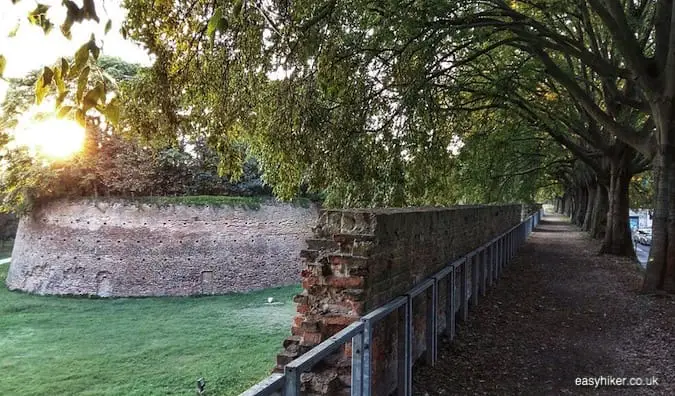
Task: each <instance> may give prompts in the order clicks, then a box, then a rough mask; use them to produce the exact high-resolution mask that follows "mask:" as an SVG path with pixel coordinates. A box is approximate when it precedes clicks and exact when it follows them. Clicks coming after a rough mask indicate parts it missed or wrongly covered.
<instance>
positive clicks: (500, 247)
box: [497, 238, 504, 279]
mask: <svg viewBox="0 0 675 396" xmlns="http://www.w3.org/2000/svg"><path fill="white" fill-rule="evenodd" d="M497 246H498V247H497V250H498V252H499V253H498V254H497V279H499V278H501V277H502V266H503V263H504V238H499V241H498V244H497Z"/></svg>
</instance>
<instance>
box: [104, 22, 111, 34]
mask: <svg viewBox="0 0 675 396" xmlns="http://www.w3.org/2000/svg"><path fill="white" fill-rule="evenodd" d="M110 29H112V19H108V22H106V23H105V29H104V30H103V31H104V32H105V34H108V32H110Z"/></svg>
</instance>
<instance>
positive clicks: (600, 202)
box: [590, 184, 609, 239]
mask: <svg viewBox="0 0 675 396" xmlns="http://www.w3.org/2000/svg"><path fill="white" fill-rule="evenodd" d="M597 187H598V188H597V191H596V193H595V203H594V205H593V214H592V216H591V229H590V232H591V237H593V238H596V239H600V238H604V237H605V229H606V226H607V213H608V212H609V198H608V192H607V187H605V186H604V185H602V184H598V186H597Z"/></svg>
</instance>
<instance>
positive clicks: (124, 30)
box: [120, 26, 129, 40]
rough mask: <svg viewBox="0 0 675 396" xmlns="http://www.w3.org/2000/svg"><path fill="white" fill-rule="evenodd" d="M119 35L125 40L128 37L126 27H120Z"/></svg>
mask: <svg viewBox="0 0 675 396" xmlns="http://www.w3.org/2000/svg"><path fill="white" fill-rule="evenodd" d="M120 34H121V35H122V38H123V39H125V40H126V39H127V36H128V35H129V32H128V31H127V28H126V27H124V26H122V27H121V28H120Z"/></svg>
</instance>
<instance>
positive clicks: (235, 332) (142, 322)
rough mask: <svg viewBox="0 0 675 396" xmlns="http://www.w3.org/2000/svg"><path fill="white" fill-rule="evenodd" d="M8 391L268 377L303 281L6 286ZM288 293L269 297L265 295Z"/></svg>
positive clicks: (221, 386) (188, 387)
mask: <svg viewBox="0 0 675 396" xmlns="http://www.w3.org/2000/svg"><path fill="white" fill-rule="evenodd" d="M7 268H8V266H7V265H1V266H0V283H1V284H2V286H1V287H0V375H1V376H2V380H0V395H22V396H23V395H143V396H147V395H194V394H195V389H196V385H195V384H196V380H197V379H198V378H200V377H203V378H204V379H205V380H206V390H207V391H208V395H236V394H239V393H240V392H241V391H243V390H245V389H246V388H248V387H249V386H251V385H253V384H254V383H256V382H258V381H259V380H260V379H262V378H264V377H266V376H267V375H268V374H269V372H270V369H271V367H272V365H273V363H274V358H275V355H276V353H277V352H279V351H280V350H281V341H282V340H283V338H284V337H285V336H287V335H288V334H289V329H290V325H291V318H292V316H293V314H294V304H293V302H292V301H291V298H292V296H293V295H295V294H296V293H298V292H299V291H300V289H299V287H297V286H292V287H283V288H275V289H268V290H264V291H260V292H254V293H249V294H233V295H227V296H215V297H200V298H178V297H175V298H174V297H166V298H139V299H124V298H120V299H88V298H63V297H45V296H34V295H28V294H24V293H16V292H10V291H8V290H7V289H6V287H5V286H4V281H5V278H6V276H7ZM268 296H271V297H274V298H275V299H276V300H277V301H280V302H283V304H280V305H270V304H265V302H266V300H267V297H268Z"/></svg>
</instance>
